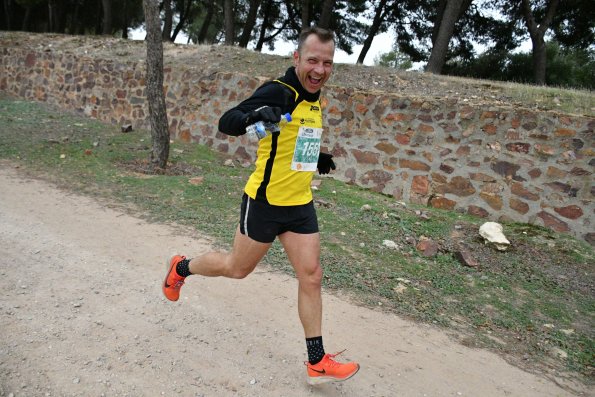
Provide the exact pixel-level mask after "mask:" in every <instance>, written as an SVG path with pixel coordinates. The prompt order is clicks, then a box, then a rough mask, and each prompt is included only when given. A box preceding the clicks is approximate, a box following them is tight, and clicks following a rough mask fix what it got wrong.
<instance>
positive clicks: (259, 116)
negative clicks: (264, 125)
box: [245, 106, 281, 125]
mask: <svg viewBox="0 0 595 397" xmlns="http://www.w3.org/2000/svg"><path fill="white" fill-rule="evenodd" d="M280 120H281V108H279V107H276V106H273V107H271V106H262V107H260V108H258V109H256V110H253V111H251V112H250V113H247V114H246V119H245V124H246V125H250V124H254V123H256V122H257V121H265V122H266V121H268V122H271V123H278V122H279V121H280Z"/></svg>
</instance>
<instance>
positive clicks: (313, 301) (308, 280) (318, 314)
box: [279, 232, 322, 338]
mask: <svg viewBox="0 0 595 397" xmlns="http://www.w3.org/2000/svg"><path fill="white" fill-rule="evenodd" d="M279 240H280V241H281V244H283V248H285V252H286V253H287V257H288V258H289V261H290V262H291V264H292V266H293V268H294V270H295V274H296V276H297V279H298V283H299V287H298V312H299V316H300V321H301V322H302V326H303V327H304V333H305V336H306V338H312V337H316V336H322V295H321V292H322V287H321V283H322V268H321V267H320V235H319V234H318V233H312V234H297V233H293V232H286V233H283V234H281V235H280V236H279Z"/></svg>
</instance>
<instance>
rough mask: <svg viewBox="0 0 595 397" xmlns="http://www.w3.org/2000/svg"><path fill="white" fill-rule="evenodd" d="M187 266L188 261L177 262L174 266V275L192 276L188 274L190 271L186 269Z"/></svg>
mask: <svg viewBox="0 0 595 397" xmlns="http://www.w3.org/2000/svg"><path fill="white" fill-rule="evenodd" d="M189 264H190V260H189V259H182V260H181V261H179V262H178V264H177V265H176V273H178V276H182V277H188V276H189V275H191V274H192V273H190V269H189V268H188V265H189Z"/></svg>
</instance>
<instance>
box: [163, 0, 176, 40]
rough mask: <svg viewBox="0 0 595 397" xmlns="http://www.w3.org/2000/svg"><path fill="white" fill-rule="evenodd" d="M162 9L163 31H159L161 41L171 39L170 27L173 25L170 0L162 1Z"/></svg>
mask: <svg viewBox="0 0 595 397" xmlns="http://www.w3.org/2000/svg"><path fill="white" fill-rule="evenodd" d="M163 11H164V14H165V20H164V21H163V31H162V32H161V38H162V39H163V41H171V28H172V26H173V19H174V13H173V11H172V9H171V0H164V1H163Z"/></svg>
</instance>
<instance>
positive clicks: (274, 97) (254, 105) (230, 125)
mask: <svg viewBox="0 0 595 397" xmlns="http://www.w3.org/2000/svg"><path fill="white" fill-rule="evenodd" d="M287 90H288V89H286V88H285V87H284V86H283V85H282V84H279V83H274V82H268V83H265V84H263V85H262V86H260V87H259V88H258V89H257V90H256V91H255V92H254V94H252V96H251V97H250V98H248V99H246V100H244V101H242V102H241V103H240V104H238V105H237V106H235V107H233V108H231V109H229V110H228V111H227V112H225V113H224V114H223V116H221V118H220V119H219V131H221V132H222V133H224V134H227V135H232V136H240V135H243V134H245V133H246V127H247V125H246V122H247V115H248V113H250V112H251V111H252V110H256V109H258V108H260V107H262V106H278V107H280V108H281V111H282V112H283V113H291V112H292V111H293V109H294V108H295V105H292V104H291V103H288V102H289V101H288V95H287V93H286V91H287Z"/></svg>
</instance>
